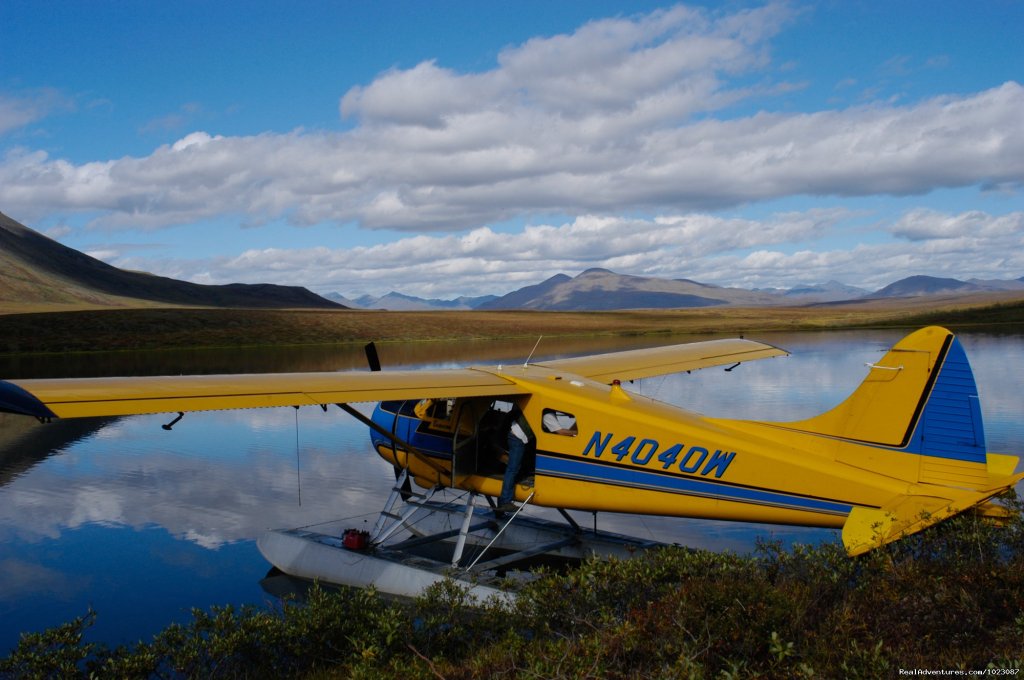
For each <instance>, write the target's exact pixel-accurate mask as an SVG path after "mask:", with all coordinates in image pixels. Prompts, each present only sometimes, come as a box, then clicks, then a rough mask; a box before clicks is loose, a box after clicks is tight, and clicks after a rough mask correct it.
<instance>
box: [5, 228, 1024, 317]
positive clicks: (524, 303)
mask: <svg viewBox="0 0 1024 680" xmlns="http://www.w3.org/2000/svg"><path fill="white" fill-rule="evenodd" d="M999 291H1024V277H1021V278H1019V279H1008V280H980V279H971V280H969V281H960V280H958V279H951V278H938V277H933V276H924V275H919V276H911V277H908V278H905V279H901V280H899V281H895V282H893V283H891V284H889V285H888V286H885V287H884V288H881V289H879V290H876V291H873V292H872V291H868V290H865V289H862V288H856V287H854V286H849V285H846V284H842V283H839V282H836V281H830V282H828V283H824V284H814V285H801V286H796V287H794V288H791V289H786V290H783V289H759V290H747V289H743V288H728V287H722V286H715V285H710V284H706V283H700V282H698V281H692V280H689V279H663V278H657V277H644V276H631V275H626V274H617V273H615V272H612V271H609V270H607V269H588V270H586V271H584V272H582V273H581V274H578V275H577V276H575V277H570V276H568V275H566V274H557V275H555V276H552V277H551V278H549V279H547V280H545V281H542V282H540V283H537V284H534V285H531V286H526V287H524V288H520V289H518V290H515V291H512V292H511V293H508V294H507V295H503V296H494V295H483V296H477V297H465V296H464V297H458V298H454V299H451V300H440V299H424V298H418V297H414V296H410V295H405V294H402V293H399V292H394V291H393V292H391V293H388V294H387V295H384V296H381V297H373V296H362V297H359V298H356V299H347V298H345V297H344V296H341V295H339V294H338V293H330V294H328V295H326V296H324V297H321V296H319V295H317V294H315V293H313V292H312V291H310V290H308V289H306V288H302V287H298V286H279V285H274V284H242V283H235V284H227V285H219V286H211V285H201V284H196V283H189V282H186V281H179V280H177V279H171V278H168V277H163V276H155V275H153V274H147V273H144V272H134V271H126V270H123V269H118V268H116V267H113V266H111V265H108V264H106V263H104V262H102V261H100V260H97V259H96V258H93V257H90V256H88V255H86V254H84V253H81V252H79V251H77V250H74V249H72V248H68V247H67V246H64V245H62V244H60V243H57V242H56V241H54V240H52V239H49V238H47V237H46V236H43V235H42V234H40V233H38V232H36V231H34V230H32V229H30V228H28V227H26V226H24V225H22V224H19V223H18V222H16V221H14V220H13V219H11V218H9V217H7V216H6V215H4V214H3V213H0V303H9V304H8V306H10V305H11V304H15V303H16V304H19V305H22V306H23V307H24V306H32V305H35V306H37V307H43V308H45V307H47V306H61V305H89V306H122V307H123V306H133V305H135V306H138V305H139V304H140V303H142V304H157V305H161V304H162V305H185V306H207V307H238V308H318V309H344V308H355V309H387V310H395V311H417V310H464V309H480V310H498V309H526V310H560V311H586V310H612V309H679V308H694V307H712V306H723V305H733V306H744V307H753V306H766V305H804V304H822V303H840V302H850V301H864V300H872V299H884V298H907V297H915V296H929V295H953V296H956V295H966V294H974V293H985V292H999Z"/></svg>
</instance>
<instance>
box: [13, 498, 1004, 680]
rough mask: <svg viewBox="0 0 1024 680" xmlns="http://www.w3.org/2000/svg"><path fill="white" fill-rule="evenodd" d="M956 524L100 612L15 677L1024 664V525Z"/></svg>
mask: <svg viewBox="0 0 1024 680" xmlns="http://www.w3.org/2000/svg"><path fill="white" fill-rule="evenodd" d="M1007 504H1008V506H1009V507H1010V508H1011V510H1012V518H1011V520H1010V521H1009V522H1008V526H1006V527H1004V528H995V527H992V526H991V525H989V524H988V523H985V522H983V521H981V520H979V519H977V518H975V517H972V516H964V517H959V518H956V519H954V520H951V521H947V522H943V523H941V524H939V525H938V526H936V527H934V528H932V529H929V530H928V531H925V532H922V533H920V534H915V535H913V536H910V537H907V538H905V539H903V540H901V541H898V542H897V543H895V544H892V545H890V546H887V547H886V548H884V549H881V550H876V551H873V552H871V553H869V554H867V555H864V556H862V557H859V558H855V559H851V558H849V557H847V556H846V554H845V553H844V552H843V550H842V548H841V547H840V546H838V545H823V546H817V547H806V546H798V547H796V548H793V549H791V550H783V549H782V548H781V547H780V546H779V545H778V544H764V545H761V546H760V547H759V549H758V551H757V552H756V554H755V555H753V556H749V557H744V556H737V555H733V554H719V553H711V552H706V551H690V550H685V549H679V548H665V549H661V550H658V551H654V552H652V553H650V554H647V555H644V556H642V557H638V558H636V559H633V560H628V561H620V560H602V561H591V562H587V563H585V564H583V565H582V566H580V567H579V568H578V569H575V570H572V571H570V572H568V573H566V574H547V575H544V576H543V577H542V578H540V579H539V580H537V581H536V582H534V583H531V584H530V585H528V586H526V587H525V589H524V590H523V591H522V593H521V595H520V597H519V598H518V600H517V602H516V603H515V604H513V605H502V604H499V603H496V602H488V603H484V604H483V605H477V604H475V603H473V602H471V601H470V600H469V599H468V598H467V596H466V595H465V593H464V592H463V591H462V590H461V589H459V588H458V587H457V586H455V585H454V584H453V583H445V584H441V585H440V586H438V587H436V588H434V589H432V590H430V591H429V592H428V593H426V594H425V595H424V596H422V597H420V598H418V599H417V600H415V601H413V602H411V603H400V602H396V601H393V600H388V599H384V598H382V597H379V596H378V595H377V594H375V593H373V592H372V591H359V590H344V591H341V592H328V591H325V590H322V589H320V588H314V589H313V590H312V591H311V593H310V595H309V598H308V601H307V602H306V603H304V604H296V603H284V604H282V606H281V608H280V609H279V610H268V609H262V608H255V607H245V608H240V609H235V608H232V607H222V608H215V609H213V610H211V611H210V612H202V611H198V610H197V611H195V612H194V614H193V620H192V622H191V623H189V624H188V625H177V624H175V625H171V626H169V627H168V628H167V629H165V630H164V631H163V632H162V633H160V634H159V635H157V636H156V637H155V638H154V639H153V640H152V642H149V643H140V644H138V645H136V646H134V647H130V648H126V647H119V648H117V649H108V648H106V647H104V646H102V645H96V644H92V643H85V642H83V640H82V633H83V631H84V630H85V629H86V628H87V627H88V626H89V625H90V624H91V622H92V620H93V618H94V616H95V615H94V614H93V613H92V612H90V613H89V614H87V615H86V616H84V617H82V618H80V619H76V620H75V621H72V622H70V623H67V624H64V625H63V626H59V627H57V628H53V629H50V630H48V631H44V632H43V633H34V634H27V635H25V636H23V638H22V641H21V644H20V645H19V646H18V647H17V649H15V650H14V651H13V652H12V653H11V654H10V655H9V656H8V657H7V658H6V659H3V660H2V661H0V673H4V674H6V675H8V676H11V677H27V678H49V677H54V678H56V677H60V678H67V677H88V676H89V675H90V674H92V675H94V676H96V677H117V678H122V677H123V678H136V677H137V678H146V677H161V678H172V677H174V678H177V677H196V678H242V677H244V678H263V677H266V678H279V677H308V678H342V677H345V678H348V677H357V678H362V677H365V678H378V677H397V676H401V677H408V678H438V677H443V678H453V679H454V678H482V677H487V678H513V677H515V678H519V677H530V678H584V677H594V678H598V677H599V678H645V677H658V678H661V677H678V678H722V677H724V678H740V677H744V678H746V677H764V678H794V677H804V678H812V677H813V678H818V677H821V678H833V677H846V678H878V677H893V676H896V675H897V674H898V670H899V669H901V668H902V669H910V668H928V669H957V668H962V669H983V668H985V667H986V666H989V665H992V666H996V667H1005V668H1019V667H1020V666H1021V664H1022V663H1024V662H1022V661H1021V659H1024V614H1022V610H1024V521H1022V515H1021V504H1020V502H1018V501H1017V500H1016V499H1009V500H1007Z"/></svg>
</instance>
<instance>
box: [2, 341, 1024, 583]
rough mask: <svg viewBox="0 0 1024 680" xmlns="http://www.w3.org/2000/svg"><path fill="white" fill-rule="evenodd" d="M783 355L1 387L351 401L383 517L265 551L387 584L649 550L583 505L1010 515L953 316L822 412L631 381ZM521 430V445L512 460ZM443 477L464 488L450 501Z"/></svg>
mask: <svg viewBox="0 0 1024 680" xmlns="http://www.w3.org/2000/svg"><path fill="white" fill-rule="evenodd" d="M784 354H786V352H785V350H782V349H779V348H777V347H774V346H771V345H767V344H764V343H760V342H755V341H752V340H748V339H742V338H740V339H730V340H713V341H707V342H696V343H689V344H682V345H673V346H666V347H658V348H652V349H641V350H632V351H624V352H614V353H610V354H601V355H595V356H587V357H579V358H572V359H559V360H553V361H540V362H535V363H530V362H529V361H527V362H526V363H524V364H517V365H506V366H487V367H479V366H478V367H471V368H462V369H445V370H425V371H379V370H372V371H370V372H344V373H303V374H272V375H222V376H175V377H157V378H152V377H143V378H87V379H58V380H16V381H9V382H3V381H0V410H3V411H7V412H13V413H20V414H25V415H29V416H35V417H37V418H39V419H41V420H44V421H45V420H49V419H52V418H76V417H84V416H121V415H134V414H143V413H162V412H168V413H175V412H177V413H179V417H180V414H181V413H184V412H188V411H204V410H213V409H237V408H256V407H282V406H293V407H302V406H320V407H322V408H324V409H326V408H327V405H328V404H337V405H338V406H340V407H341V408H342V409H344V410H345V411H347V412H349V413H350V414H352V415H354V416H355V417H357V418H359V419H360V420H362V421H363V422H365V423H366V424H367V425H368V426H369V427H370V429H371V439H372V441H373V445H374V448H375V449H376V451H377V452H378V453H379V454H380V455H381V456H382V457H383V458H385V459H386V460H387V461H388V462H390V463H392V464H393V465H394V466H395V470H396V476H397V481H396V485H395V489H394V491H393V492H392V494H391V497H390V498H389V499H388V501H387V504H386V507H385V508H384V511H383V512H382V513H381V515H380V519H379V520H378V522H377V526H376V527H375V528H374V530H373V532H355V531H351V532H347V533H346V534H345V535H344V536H337V535H335V536H326V535H320V534H314V533H311V532H305V531H297V530H292V531H277V532H270V533H268V534H267V535H266V536H264V537H262V538H261V539H260V541H259V546H260V549H261V550H262V551H263V553H264V555H265V556H267V557H268V559H269V560H270V561H271V562H272V563H273V564H274V565H275V566H277V567H278V568H280V569H281V570H282V571H284V572H285V573H289V574H292V575H296V576H301V577H307V578H320V579H323V580H327V581H333V582H341V583H351V584H356V585H368V584H374V585H376V586H377V587H378V588H380V589H381V590H384V591H389V592H414V591H416V590H419V589H422V587H424V586H426V585H427V584H429V583H431V582H433V581H436V580H437V579H439V578H441V577H442V575H441V572H442V570H441V569H438V568H434V567H436V566H437V565H439V564H443V565H444V566H447V567H450V570H449V572H448V573H449V574H454V575H456V576H459V577H462V578H464V579H466V580H467V581H474V582H476V581H478V580H482V579H483V575H484V574H487V573H500V572H502V571H503V570H504V569H506V568H508V567H509V566H510V565H511V564H513V563H515V562H517V561H522V560H524V559H527V558H530V557H534V556H536V555H538V554H548V555H561V556H569V557H578V556H582V555H585V554H588V553H592V552H602V553H611V554H630V553H631V552H632V551H635V550H637V549H643V548H644V547H646V544H643V543H642V542H638V541H635V540H632V539H629V538H627V537H622V536H616V535H613V534H609V533H606V532H597V531H589V530H584V529H582V528H581V527H580V526H579V525H577V524H576V523H575V522H574V521H573V520H572V518H571V517H570V516H569V515H568V514H567V513H566V512H565V511H566V510H582V511H589V512H594V513H597V512H616V513H635V514H651V515H664V516H675V517H694V518H708V519H716V520H736V521H746V522H766V523H776V524H789V525H802V526H815V527H833V528H841V529H842V540H843V543H844V545H845V547H846V549H847V551H848V552H849V553H850V554H851V555H857V554H860V553H863V552H866V551H868V550H871V549H872V548H875V547H877V546H880V545H883V544H885V543H888V542H890V541H894V540H896V539H898V538H900V537H902V536H905V535H907V534H911V533H914V532H916V531H920V530H922V529H924V528H926V527H928V526H931V525H933V524H935V523H937V522H940V521H942V520H944V519H946V518H949V517H951V516H953V515H956V514H958V513H961V512H965V511H972V512H977V513H980V514H982V515H985V516H990V517H993V518H998V517H999V516H1000V515H1001V508H1000V506H999V505H998V504H996V503H994V502H992V498H993V497H994V496H996V495H998V494H999V493H1001V492H1003V491H1005V490H1007V489H1010V488H1011V487H1013V486H1014V484H1016V483H1017V482H1018V481H1019V480H1020V479H1021V478H1024V474H1015V469H1016V467H1017V465H1018V462H1019V461H1018V458H1017V457H1016V456H1010V455H1002V454H996V453H989V452H987V451H986V449H985V437H984V431H983V427H982V421H981V409H980V405H979V402H978V396H977V388H976V386H975V382H974V377H973V374H972V372H971V369H970V365H969V363H968V361H967V357H966V354H965V352H964V349H963V347H962V345H961V344H960V342H959V341H958V340H957V339H956V337H955V336H954V335H953V334H952V333H951V332H949V331H948V330H946V329H944V328H939V327H928V328H924V329H921V330H919V331H917V332H915V333H912V334H910V335H909V336H907V337H906V338H904V339H903V340H901V341H900V342H899V343H897V344H896V345H895V346H894V347H893V348H892V349H891V350H890V351H889V352H888V353H887V354H886V355H885V356H884V357H883V358H882V359H881V360H880V361H878V362H877V363H874V364H870V365H869V367H868V372H867V376H866V377H865V379H864V381H863V382H862V384H861V385H860V386H859V387H858V388H857V389H856V390H855V391H854V392H853V394H852V395H851V396H850V397H849V398H847V399H846V400H845V401H843V402H842V403H840V404H839V405H838V406H836V407H835V408H833V409H832V410H830V411H828V412H826V413H823V414H822V415H819V416H817V417H814V418H810V419H807V420H801V421H795V422H761V421H748V420H730V419H724V418H710V417H705V416H702V415H699V414H696V413H693V412H690V411H686V410H683V409H680V408H677V407H674V406H671V405H669V404H666V403H662V402H659V401H656V400H653V399H650V398H647V397H644V396H641V395H638V394H636V393H633V392H631V391H630V390H629V389H627V387H626V386H625V383H628V382H629V381H633V380H637V379H642V378H648V377H652V376H657V375H664V374H668V373H675V372H682V371H692V370H695V369H701V368H708V367H711V366H732V365H734V364H737V363H741V362H745V361H752V360H757V359H764V358H769V357H777V356H780V355H784ZM370 357H371V368H373V369H379V365H374V364H375V363H376V358H375V352H373V353H371V354H370ZM381 400H383V401H381ZM370 401H379V402H380V403H378V405H377V407H376V409H375V411H374V413H373V416H372V417H368V416H365V415H363V414H362V413H361V412H359V411H357V410H355V409H354V408H352V407H351V406H349V404H351V403H354V402H370ZM512 429H515V430H517V433H516V436H518V437H519V438H520V439H521V440H523V446H522V449H523V451H521V452H519V453H522V454H524V455H523V459H522V462H521V463H520V464H519V466H518V467H519V469H518V470H513V471H512V472H511V473H510V472H509V471H508V469H507V467H508V464H507V463H506V462H505V461H506V460H507V458H508V456H509V453H510V449H511V448H513V447H511V446H510V445H509V442H511V437H512V435H511V434H510V432H511V430H512ZM512 444H514V442H512ZM513 458H518V455H515V456H513ZM517 462H518V461H517ZM506 477H509V482H504V480H505V478H506ZM410 481H413V482H415V483H416V485H417V486H418V487H420V488H421V489H422V492H418V491H414V490H413V488H412V486H411V484H410ZM503 483H504V484H505V486H506V488H505V496H506V499H503V500H507V497H509V496H511V497H512V498H513V499H514V500H515V501H516V503H518V504H520V505H516V503H511V504H510V503H502V504H497V503H496V502H495V499H497V498H498V497H499V496H501V495H502V486H503ZM439 490H446V491H449V490H460V491H461V492H464V495H463V496H462V500H461V501H460V503H459V504H453V503H451V502H447V501H441V500H437V498H436V497H435V494H436V492H438V491H439ZM481 500H483V501H486V504H485V505H480V504H479V502H478V501H481ZM525 505H532V506H541V507H547V508H554V509H557V510H559V511H560V512H561V514H562V516H563V517H564V518H565V520H566V524H564V525H561V524H560V523H558V522H552V521H549V520H543V521H542V520H538V519H535V518H529V517H527V516H525V515H521V513H520V511H521V509H522V507H523V506H525ZM440 542H447V543H449V544H451V543H454V548H453V550H452V553H451V556H450V559H448V558H447V557H445V558H444V559H443V560H440V561H437V560H435V561H434V563H433V567H431V566H430V565H429V564H427V562H425V561H419V560H421V559H422V560H426V558H421V557H412V556H411V554H412V552H413V551H414V549H417V548H422V547H424V546H428V545H434V544H438V543H440ZM467 544H468V545H471V546H475V552H473V553H472V554H471V552H467ZM488 550H489V551H490V552H489V553H488V552H486V551H488ZM483 557H486V559H482V558H483ZM470 560H471V561H472V564H468V565H467V564H466V563H467V562H469V561H470ZM452 569H453V570H455V571H451V570H452ZM475 587H476V588H477V589H478V590H477V593H478V594H480V595H488V594H492V593H496V592H498V591H496V590H493V589H491V588H490V587H488V586H487V585H486V584H482V583H479V582H478V583H477V585H476V586H475Z"/></svg>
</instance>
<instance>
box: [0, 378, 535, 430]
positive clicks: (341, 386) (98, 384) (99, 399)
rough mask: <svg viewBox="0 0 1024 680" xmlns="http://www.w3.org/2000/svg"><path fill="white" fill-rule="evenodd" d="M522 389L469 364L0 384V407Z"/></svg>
mask: <svg viewBox="0 0 1024 680" xmlns="http://www.w3.org/2000/svg"><path fill="white" fill-rule="evenodd" d="M522 393H523V390H522V389H521V388H518V387H516V385H515V384H514V383H512V382H511V381H509V380H506V379H504V378H501V377H499V376H495V375H492V374H490V373H486V372H484V371H479V370H474V369H470V368H466V369H448V370H438V371H386V372H378V373H369V372H367V373H357V372H351V373H268V374H259V375H196V376H161V377H144V378H72V379H55V380H17V381H10V382H0V410H6V411H9V412H14V413H23V414H26V415H33V416H37V417H40V418H46V417H53V416H57V417H60V418H80V417H86V416H123V415H136V414H140V413H167V412H172V411H210V410H218V409H234V408H260V407H265V406H308V405H316V404H335V403H346V402H359V401H383V400H387V399H425V398H430V397H435V398H440V397H476V396H490V395H499V394H522Z"/></svg>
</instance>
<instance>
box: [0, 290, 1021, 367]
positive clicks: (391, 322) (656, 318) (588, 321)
mask: <svg viewBox="0 0 1024 680" xmlns="http://www.w3.org/2000/svg"><path fill="white" fill-rule="evenodd" d="M930 323H938V324H943V325H947V326H950V327H952V328H954V330H955V329H956V328H957V327H968V326H971V325H977V324H987V325H993V324H994V325H1005V326H1012V325H1020V324H1024V301H1020V300H1012V301H1009V302H1002V303H998V304H993V303H992V301H991V299H983V300H981V301H973V302H972V301H970V300H966V301H965V300H954V301H948V300H947V301H943V300H929V301H926V302H921V301H920V300H915V301H875V302H871V303H864V304H858V305H832V306H813V307H757V308H736V307H714V308H701V309H680V310H654V311H650V310H642V311H615V312H528V311H496V312H479V311H458V312H370V311H309V310H237V309H183V308H162V309H110V310H82V311H74V312H67V311H65V312H46V313H32V314H7V315H0V354H30V353H61V352H88V351H97V350H102V351H111V350H114V351H117V350H136V349H181V348H197V347H254V346H294V345H329V344H341V343H357V342H360V343H361V342H368V341H370V340H375V341H378V342H380V341H410V340H422V341H431V340H433V341H444V340H454V339H470V338H536V337H537V336H539V335H544V336H548V337H557V336H583V335H587V336H593V335H638V334H643V335H654V334H665V335H669V334H684V333H687V334H728V335H736V334H743V333H746V334H755V333H757V332H765V331H778V330H811V329H816V330H821V329H830V328H863V327H878V326H891V325H901V326H908V327H910V326H920V325H926V324H930Z"/></svg>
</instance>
